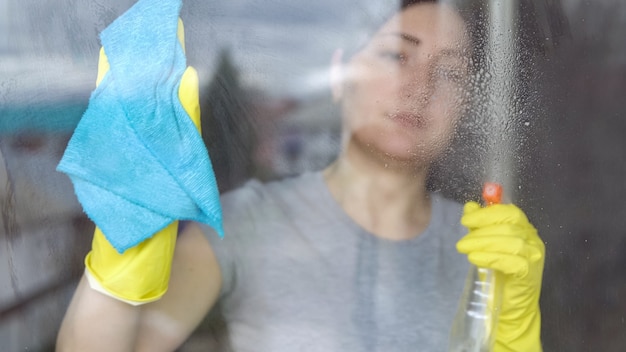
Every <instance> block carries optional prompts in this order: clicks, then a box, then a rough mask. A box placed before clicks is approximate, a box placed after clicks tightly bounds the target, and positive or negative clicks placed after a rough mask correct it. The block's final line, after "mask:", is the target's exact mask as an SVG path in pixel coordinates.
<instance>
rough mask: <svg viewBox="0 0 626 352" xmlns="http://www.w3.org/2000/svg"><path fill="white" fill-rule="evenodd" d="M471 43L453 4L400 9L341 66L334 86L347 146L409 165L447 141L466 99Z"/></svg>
mask: <svg viewBox="0 0 626 352" xmlns="http://www.w3.org/2000/svg"><path fill="white" fill-rule="evenodd" d="M468 49H469V40H468V38H467V34H466V28H465V25H464V22H463V20H462V19H461V17H460V16H459V15H458V13H457V12H456V10H454V9H452V8H450V7H448V6H447V5H439V4H419V5H414V6H411V7H409V8H407V9H406V10H404V11H402V12H400V13H398V14H396V15H395V16H394V17H393V18H391V19H390V20H389V21H388V22H387V23H386V24H384V25H383V26H382V27H381V28H380V29H379V30H378V32H377V33H376V34H375V35H374V36H373V37H372V39H371V40H370V41H369V43H368V44H367V45H366V46H365V47H363V48H362V49H361V50H360V51H359V52H357V53H356V54H355V55H354V56H352V58H350V59H349V60H348V62H347V63H346V64H345V66H343V67H342V68H341V70H342V72H341V77H342V78H341V80H340V81H339V82H340V83H337V84H336V85H335V86H334V90H333V93H334V95H335V98H336V99H338V100H340V101H341V106H342V112H343V116H344V126H345V128H346V131H345V132H346V133H347V134H349V135H347V137H348V138H349V141H348V143H352V144H356V145H357V146H358V147H360V148H364V149H365V150H367V151H368V152H373V153H376V154H378V155H382V156H384V157H390V158H393V159H395V160H398V161H406V162H411V163H419V164H423V163H428V162H430V161H432V160H433V159H434V158H436V157H437V156H438V155H440V154H441V153H442V152H443V150H445V148H446V147H447V146H448V144H449V141H450V139H451V136H452V134H453V132H454V126H455V124H456V122H457V120H458V118H459V116H460V114H461V112H462V110H463V106H464V101H465V100H466V99H465V98H466V94H467V90H466V89H465V87H466V82H467V78H468V61H469V54H468Z"/></svg>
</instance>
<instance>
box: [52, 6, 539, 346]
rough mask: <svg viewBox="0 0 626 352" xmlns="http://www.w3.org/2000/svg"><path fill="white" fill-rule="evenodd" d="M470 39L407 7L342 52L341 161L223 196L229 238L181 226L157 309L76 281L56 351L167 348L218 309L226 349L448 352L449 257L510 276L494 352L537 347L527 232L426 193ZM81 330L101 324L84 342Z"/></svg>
mask: <svg viewBox="0 0 626 352" xmlns="http://www.w3.org/2000/svg"><path fill="white" fill-rule="evenodd" d="M467 33H468V30H467V29H466V26H465V23H464V21H463V19H462V18H461V17H460V15H459V13H458V12H457V10H456V9H455V8H453V7H452V6H449V5H446V4H439V3H435V2H432V1H408V2H405V3H403V4H402V6H401V9H400V10H399V11H398V12H397V13H396V14H395V15H394V16H393V17H391V18H390V19H389V20H388V21H387V22H385V23H384V24H383V25H382V26H381V27H380V28H379V29H378V31H377V32H376V33H375V34H374V35H373V36H372V38H371V39H370V40H369V41H368V43H366V44H365V45H364V46H362V47H360V48H359V50H357V51H356V52H355V53H353V54H350V55H343V54H342V52H341V51H338V52H337V53H336V54H335V56H334V58H333V69H332V75H333V81H332V92H333V97H334V99H335V100H336V102H337V103H338V104H339V105H340V107H341V112H342V116H343V123H344V133H343V137H342V142H343V143H342V149H341V153H340V154H339V156H338V158H337V159H336V160H335V162H333V163H332V164H331V165H330V166H328V167H327V168H326V169H325V170H323V171H322V172H314V173H307V174H304V175H302V176H299V177H295V178H290V179H286V180H283V181H279V182H274V183H269V184H266V185H262V184H260V183H258V182H250V183H248V184H247V185H246V186H244V187H243V188H241V189H239V190H236V191H234V192H231V193H228V194H226V195H224V196H223V197H222V206H223V211H224V229H225V234H226V236H225V238H224V240H221V239H219V238H218V236H217V235H216V234H215V233H214V232H213V230H211V229H210V228H209V227H208V226H204V225H200V224H195V223H192V224H189V225H188V226H186V227H185V229H184V231H183V232H182V233H181V234H180V236H179V238H178V242H177V247H176V253H175V255H174V261H173V266H172V277H171V280H170V285H169V286H170V288H169V291H168V292H167V294H165V296H163V298H161V299H160V300H158V301H156V302H153V303H150V304H146V305H144V306H142V307H140V308H138V307H133V306H130V305H127V304H125V303H122V302H118V301H115V300H111V299H110V297H106V296H102V295H98V294H97V293H95V292H94V291H92V290H90V289H89V287H88V286H87V285H86V284H85V283H84V282H82V283H81V284H80V286H79V288H78V292H77V294H76V296H75V298H74V301H73V303H72V305H71V306H70V310H69V311H68V315H67V316H66V319H65V322H64V327H63V328H62V331H61V334H60V338H59V341H60V343H59V346H61V347H60V350H65V349H64V348H65V347H66V346H67V350H70V349H71V348H70V347H71V346H73V347H76V348H78V347H77V346H82V348H85V346H88V344H89V343H91V344H92V345H91V346H90V348H94V349H95V347H94V346H93V345H95V346H96V347H97V346H98V342H97V340H98V339H104V338H105V336H114V337H115V341H114V343H116V344H117V346H116V350H133V349H135V350H150V351H157V350H163V351H166V350H173V349H175V348H176V347H177V346H179V345H180V344H181V343H182V342H183V341H184V340H185V339H186V338H187V337H188V336H189V334H191V332H192V331H193V330H194V328H195V327H196V326H197V325H198V324H199V322H200V321H201V320H202V319H203V318H204V316H205V315H206V314H207V312H208V311H209V310H210V309H211V308H212V307H214V306H216V305H217V304H219V307H220V311H221V313H222V314H223V316H224V319H225V321H226V322H227V324H228V329H229V332H230V343H231V345H232V347H233V349H234V350H236V351H415V350H420V351H444V350H445V348H446V346H447V340H448V335H449V330H450V326H451V323H452V319H453V315H454V311H455V310H456V303H457V301H458V299H459V297H460V293H461V290H462V285H463V283H464V277H465V275H466V273H467V269H468V263H467V257H465V256H463V255H461V254H459V253H458V252H457V251H456V249H455V246H457V247H458V249H459V251H461V252H463V253H466V254H469V259H470V261H471V262H473V263H474V264H477V265H481V266H485V267H489V268H492V269H495V270H498V271H500V272H503V273H504V274H505V275H504V276H503V277H504V278H505V279H504V286H505V287H504V290H505V291H504V294H503V305H502V312H501V315H500V323H499V325H498V330H497V333H496V339H497V345H496V346H497V350H507V351H509V350H513V351H522V350H523V351H539V350H541V345H540V341H539V326H540V314H539V308H538V297H539V290H540V285H541V272H542V268H543V245H542V243H541V241H540V240H539V239H538V237H537V235H536V231H535V230H534V228H533V227H532V225H530V224H529V223H528V221H527V220H526V217H525V216H524V214H523V213H522V212H521V211H520V210H519V209H518V208H516V207H514V206H512V205H499V206H494V207H489V208H480V207H479V206H478V205H477V204H476V203H468V204H467V205H466V206H465V209H463V207H462V206H461V205H460V204H457V203H455V202H453V201H451V200H447V199H445V198H444V197H442V196H440V195H438V194H435V193H429V192H428V191H427V190H426V179H427V176H428V173H429V169H430V166H431V164H432V163H433V161H435V160H436V159H437V158H438V157H440V156H441V154H442V153H443V152H444V151H445V149H446V148H447V146H448V144H449V142H450V140H451V138H452V135H453V133H454V130H455V125H456V124H457V122H458V120H459V118H460V116H461V113H462V110H463V108H464V106H465V103H466V102H465V101H464V97H465V94H464V92H465V90H464V83H465V82H466V80H467V78H468V75H469V66H468V61H469V60H468V55H469V54H468V53H469V51H470V40H469V37H468V34H467ZM344 56H345V57H344ZM462 215H463V220H462V221H463V225H465V227H464V226H462V225H461V222H460V221H459V219H460V218H461V216H462ZM466 227H467V228H466ZM468 228H469V230H470V233H469V234H467V232H468V231H467V229H468ZM466 234H467V236H466V237H464V239H463V240H462V241H460V242H458V241H459V240H460V239H461V238H462V237H463V236H464V235H466ZM207 239H208V241H207ZM457 242H458V245H457ZM83 281H84V280H83ZM81 302H82V304H81ZM81 307H82V308H81ZM104 307H107V309H104ZM89 311H91V312H92V313H93V314H92V315H90V314H88V312H89ZM96 317H97V318H96ZM89 319H92V321H93V320H96V319H99V320H100V323H101V325H103V326H106V327H105V328H100V329H99V331H98V332H97V333H96V334H94V332H93V327H92V328H91V331H90V332H89V333H87V332H83V333H81V332H80V330H81V329H80V327H81V324H82V323H87V322H88V321H90V320H89ZM103 321H107V322H111V324H105V323H103ZM113 322H115V324H116V325H113V324H112V323H113ZM96 335H97V336H96ZM108 348H109V350H110V349H111V346H110V345H109V346H108Z"/></svg>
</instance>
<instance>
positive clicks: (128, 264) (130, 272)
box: [85, 20, 200, 305]
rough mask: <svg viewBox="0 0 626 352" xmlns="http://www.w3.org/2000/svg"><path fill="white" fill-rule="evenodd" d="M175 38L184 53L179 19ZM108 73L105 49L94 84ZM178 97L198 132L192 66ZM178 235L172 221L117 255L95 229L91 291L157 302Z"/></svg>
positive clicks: (89, 273) (88, 273)
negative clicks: (176, 37)
mask: <svg viewBox="0 0 626 352" xmlns="http://www.w3.org/2000/svg"><path fill="white" fill-rule="evenodd" d="M178 39H179V40H180V42H181V44H182V45H183V50H184V43H185V40H184V28H183V23H182V21H180V20H179V22H178ZM108 70H109V62H108V60H107V57H106V54H105V53H104V49H101V50H100V59H99V62H98V78H97V80H96V84H100V82H101V81H102V79H103V78H104V76H105V74H106V73H107V71H108ZM178 98H179V100H180V102H181V104H182V106H183V108H184V109H185V111H186V112H187V114H188V115H189V117H190V118H191V120H192V121H193V123H194V124H195V125H196V128H197V129H198V131H200V104H199V97H198V74H197V72H196V70H195V69H194V68H193V67H188V68H187V69H186V70H185V72H184V73H183V76H182V78H181V83H180V87H179V90H178ZM177 232H178V221H174V222H172V223H171V224H170V225H168V226H166V227H165V228H164V229H162V230H161V231H159V232H157V233H156V234H155V235H154V236H152V237H151V238H149V239H147V240H145V241H144V242H142V243H140V244H139V245H137V246H135V247H133V248H130V249H128V250H126V251H125V252H124V253H123V254H120V253H118V252H117V250H115V248H113V246H112V245H111V244H110V243H109V241H107V239H106V237H105V236H104V234H103V233H102V231H101V230H100V229H99V228H96V230H95V233H94V237H93V242H92V246H91V247H92V250H91V252H89V253H88V254H87V257H86V258H85V267H86V271H85V273H86V276H87V279H88V281H89V284H90V286H91V288H92V289H94V290H96V291H99V292H101V293H103V294H106V295H108V296H111V297H114V298H116V299H118V300H120V301H124V302H127V303H129V304H132V305H139V304H144V303H148V302H152V301H156V300H158V299H159V298H161V297H162V296H163V295H164V294H165V292H166V291H167V287H168V283H169V278H170V272H171V266H172V258H173V255H174V248H175V244H176V236H177Z"/></svg>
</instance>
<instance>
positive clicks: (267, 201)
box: [220, 173, 317, 218]
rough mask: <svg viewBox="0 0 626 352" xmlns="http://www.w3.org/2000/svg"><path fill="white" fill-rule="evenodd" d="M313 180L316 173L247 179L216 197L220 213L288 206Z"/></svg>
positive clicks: (228, 214)
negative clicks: (218, 198) (263, 179)
mask: <svg viewBox="0 0 626 352" xmlns="http://www.w3.org/2000/svg"><path fill="white" fill-rule="evenodd" d="M316 183H317V174H316V173H305V174H301V175H298V176H293V177H288V178H283V179H280V180H273V181H269V182H261V181H259V180H256V179H252V180H249V181H248V182H246V183H245V184H244V185H243V186H241V187H239V188H237V189H235V190H232V191H229V192H226V193H224V194H223V195H222V196H221V197H220V202H221V204H222V209H223V212H224V217H225V218H226V217H229V216H232V215H237V216H238V215H241V214H242V212H246V213H248V215H251V214H250V212H255V213H256V212H261V213H263V212H266V211H268V210H269V209H274V210H275V209H276V208H289V207H290V204H291V203H293V202H297V201H298V200H301V199H302V197H303V195H304V193H308V192H311V190H312V188H315V186H314V185H315V184H316Z"/></svg>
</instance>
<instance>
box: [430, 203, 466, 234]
mask: <svg viewBox="0 0 626 352" xmlns="http://www.w3.org/2000/svg"><path fill="white" fill-rule="evenodd" d="M431 199H432V204H433V222H434V225H435V226H436V227H437V228H438V232H441V233H446V234H448V235H449V236H451V237H450V240H452V241H456V240H458V239H460V238H461V237H462V236H463V235H465V233H466V232H467V230H466V229H465V228H464V227H463V225H461V215H462V214H463V204H461V203H459V202H457V201H455V200H452V199H450V198H446V197H445V196H443V195H442V194H440V193H431Z"/></svg>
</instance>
